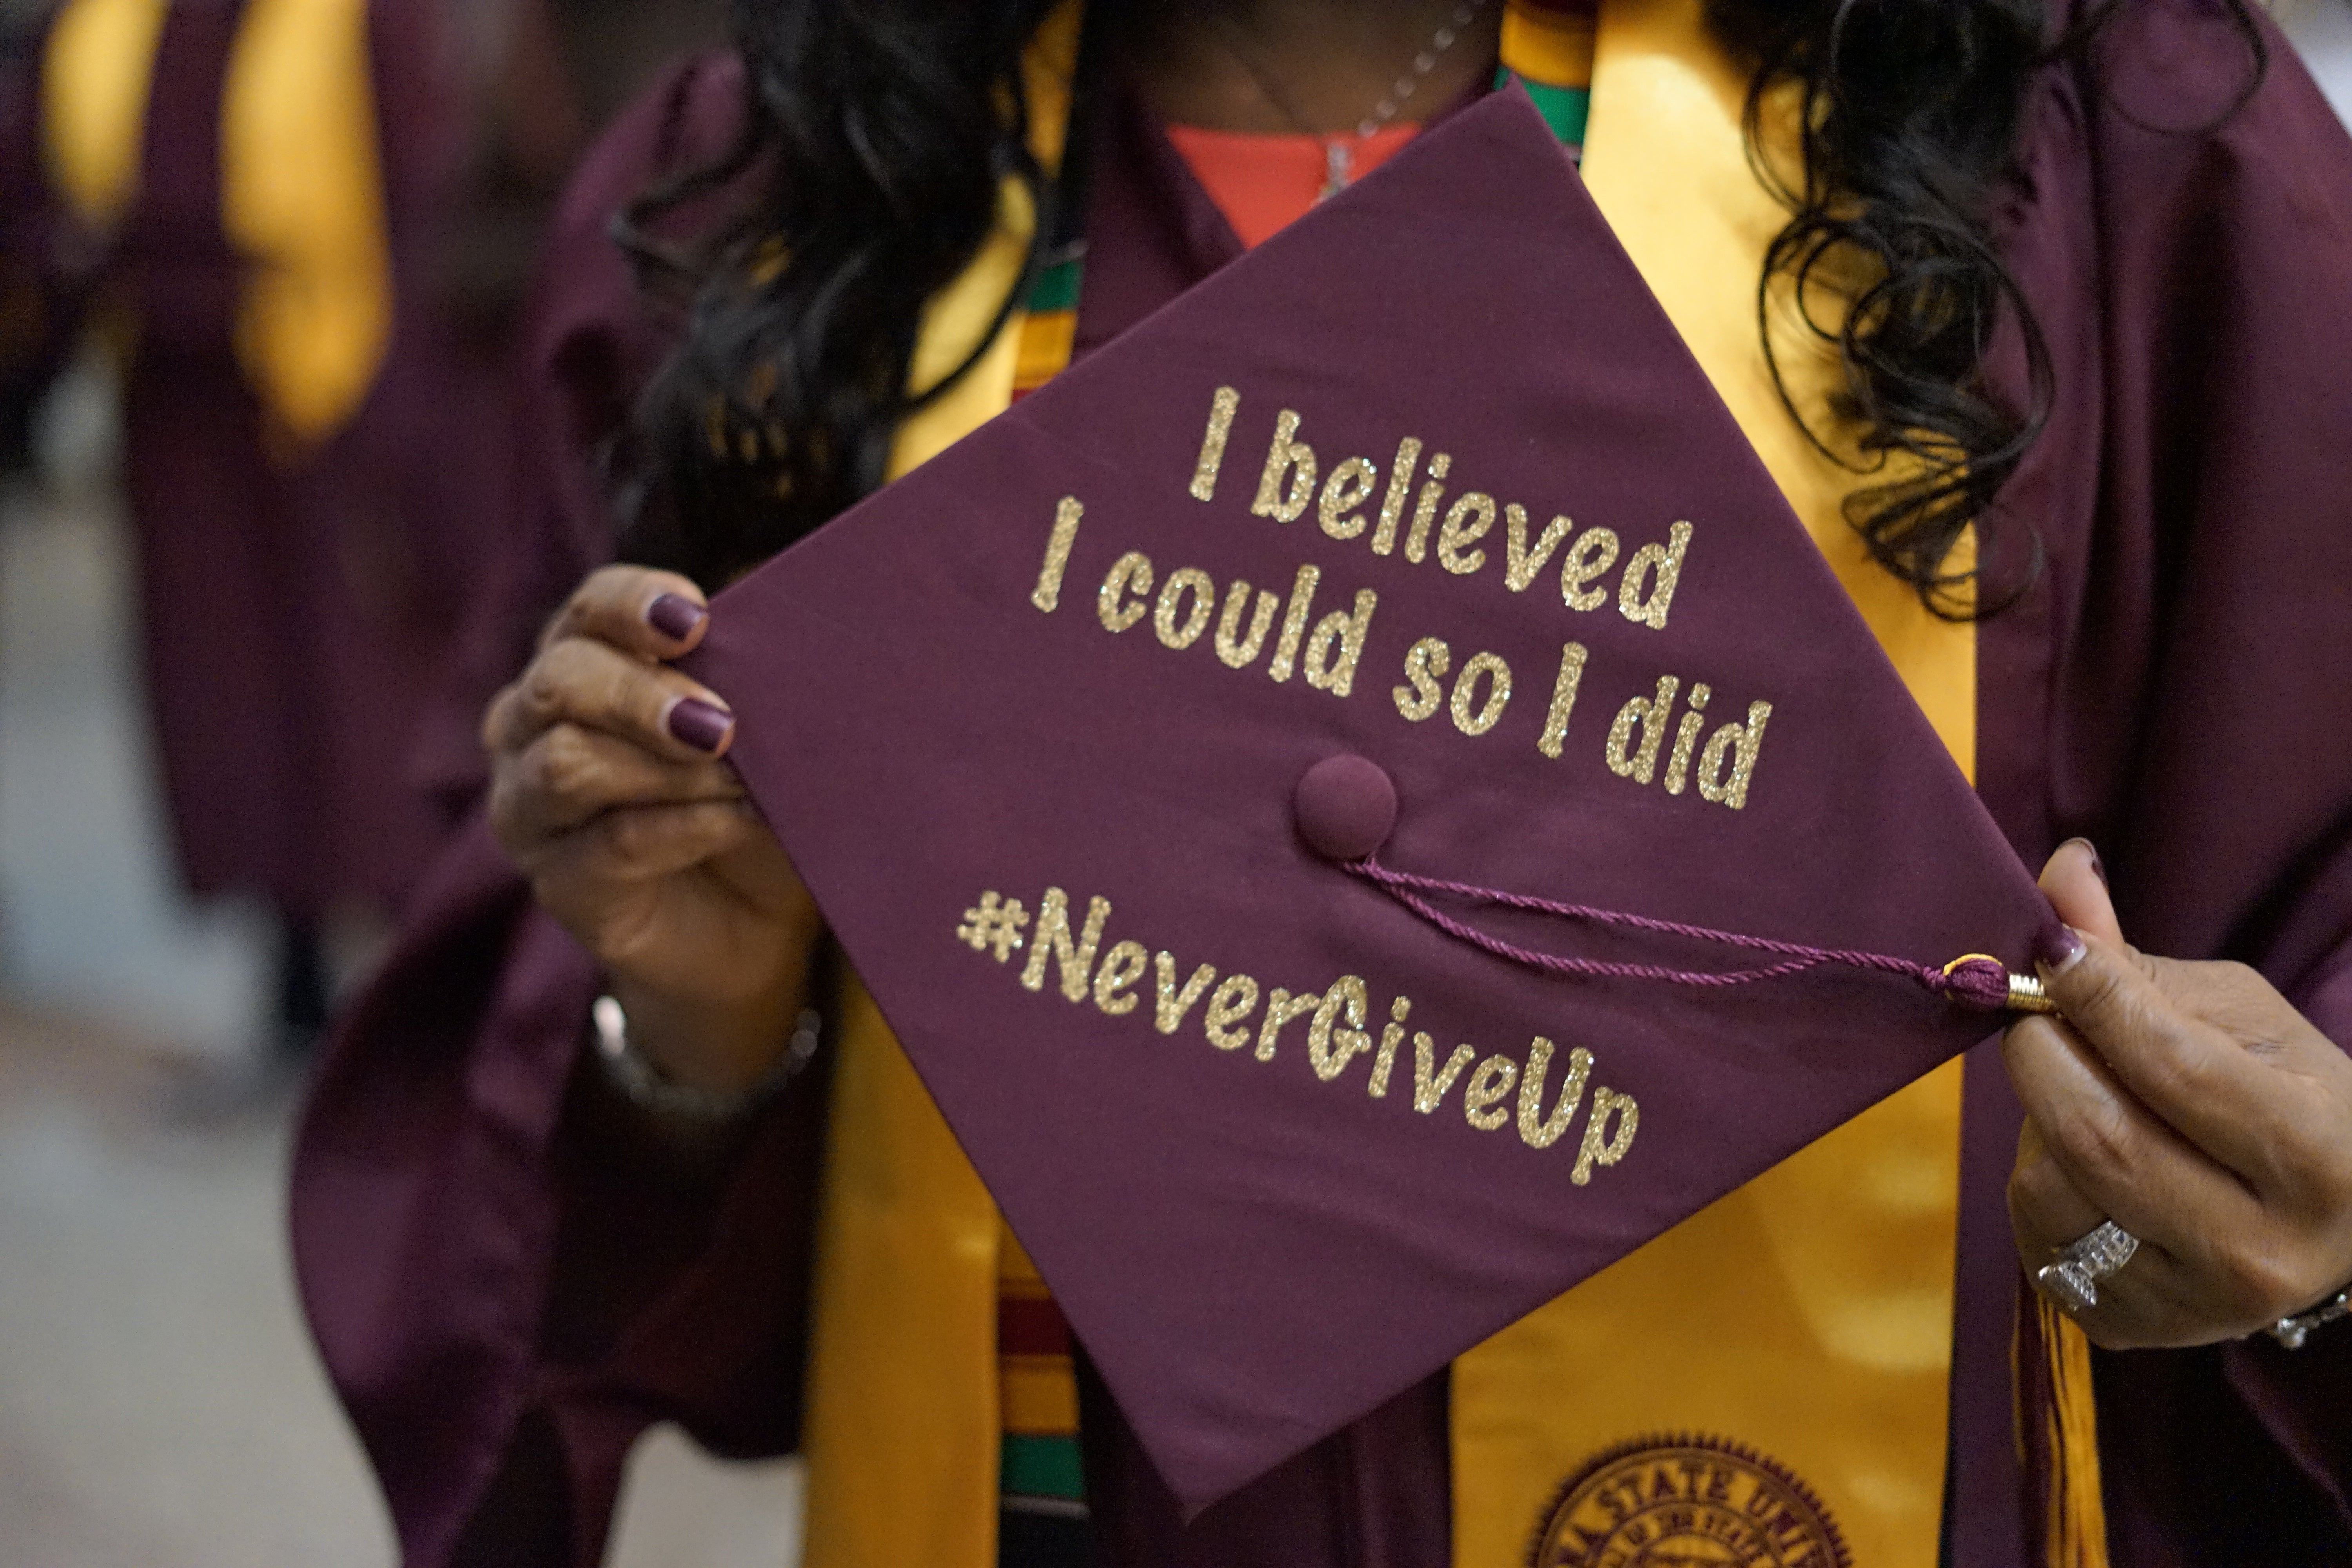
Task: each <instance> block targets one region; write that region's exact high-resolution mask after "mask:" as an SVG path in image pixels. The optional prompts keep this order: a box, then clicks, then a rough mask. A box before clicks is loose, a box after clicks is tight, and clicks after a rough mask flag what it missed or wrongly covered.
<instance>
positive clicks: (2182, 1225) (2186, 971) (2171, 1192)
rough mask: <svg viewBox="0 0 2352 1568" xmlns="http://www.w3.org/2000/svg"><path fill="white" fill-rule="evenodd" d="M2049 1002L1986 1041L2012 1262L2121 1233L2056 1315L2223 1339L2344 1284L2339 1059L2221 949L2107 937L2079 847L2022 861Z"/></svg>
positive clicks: (2344, 1073) (2351, 1216) (2349, 1064)
mask: <svg viewBox="0 0 2352 1568" xmlns="http://www.w3.org/2000/svg"><path fill="white" fill-rule="evenodd" d="M2042 891H2043V892H2044V893H2045V894H2047V895H2048V897H2049V899H2050V902H2051V905H2052V907H2053V909H2055V910H2057V912H2058V917H2059V920H2061V921H2063V922H2064V924H2063V926H2061V925H2058V924H2056V923H2054V922H2053V926H2052V927H2051V929H2050V930H2049V931H2047V932H2046V933H2045V935H2044V939H2043V941H2042V943H2041V946H2042V952H2040V953H2038V954H2037V957H2038V958H2040V959H2041V961H2042V975H2043V978H2044V980H2045V981H2046V982H2047V984H2048V985H2049V989H2050V994H2051V996H2052V997H2053V999H2054V1000H2055V1001H2056V1002H2057V1003H2058V1005H2059V1006H2060V1007H2061V1008H2062V1009H2063V1016H2060V1017H2030V1018H2027V1019H2026V1020H2024V1021H2023V1022H2021V1023H2019V1024H2017V1025H2015V1026H2012V1027H2011V1029H2010V1031H2009V1033H2008V1035H2007V1037H2005V1038H2004V1039H2003V1041H2002V1045H2001V1049H2002V1054H2003V1055H2004V1057H2005V1058H2007V1060H2008V1064H2009V1076H2010V1080H2011V1082H2012V1083H2013V1084H2015V1085H2016V1088H2017V1093H2018V1097H2019V1098H2020V1099H2021V1100H2023V1101H2024V1102H2025V1114H2026V1121H2025V1132H2024V1135H2023V1137H2022V1138H2021V1139H2020V1141H2019V1144H2018V1151H2017V1169H2016V1171H2015V1172H2014V1173H2012V1174H2011V1177H2010V1184H2009V1212H2010V1219H2011V1225H2012V1226H2013V1227H2014V1229H2015V1231H2016V1233H2017V1250H2018V1256H2019V1258H2021V1260H2022V1261H2023V1263H2024V1265H2025V1269H2026V1272H2027V1273H2028V1274H2029V1275H2032V1274H2033V1273H2035V1272H2036V1271H2038V1270H2039V1269H2040V1268H2042V1266H2043V1265H2045V1264H2047V1263H2050V1262H2051V1261H2053V1258H2055V1257H2056V1255H2057V1252H2058V1250H2059V1249H2060V1248H2062V1247H2065V1246H2066V1245H2067V1244H2069V1243H2070V1242H2073V1241H2074V1240H2076V1239H2077V1238H2079V1237H2082V1236H2083V1235H2084V1234H2085V1233H2087V1232H2089V1231H2090V1230H2092V1229H2094V1228H2095V1227H2096V1226H2098V1225H2099V1223H2100V1222H2101V1221H2103V1220H2113V1221H2114V1222H2115V1223H2116V1224H2117V1225H2119V1226H2122V1227H2123V1228H2124V1229H2126V1230H2127V1231H2129V1232H2130V1233H2131V1234H2132V1235H2133V1236H2135V1237H2138V1238H2139V1243H2140V1246H2139V1250H2138V1252H2137V1253H2136V1254H2135V1255H2134V1256H2133V1257H2132V1258H2131V1260H2130V1261H2129V1262H2127V1263H2126V1264H2125V1265H2124V1266H2123V1268H2121V1269H2119V1270H2117V1271H2116V1273H2114V1274H2112V1275H2110V1276H2108V1277H2107V1278H2105V1279H2101V1280H2100V1281H2099V1283H2098V1297H2099V1299H2098V1304H2097V1305H2096V1306H2095V1307H2092V1308H2089V1309H2087V1310H2083V1311H2080V1312H2077V1313H2075V1314H2074V1316H2075V1318H2076V1320H2077V1321H2079V1322H2080V1323H2081V1324H2082V1325H2083V1328H2084V1331H2085V1332H2087V1333H2088V1334H2089V1335H2090V1337H2091V1339H2092V1340H2093V1341H2095V1342H2097V1343H2099V1344H2102V1345H2105V1346H2106V1347H2107V1348H2109V1349H2111V1350H2124V1349H2132V1348H2137V1347H2143V1346H2156V1345H2200V1344H2210V1343H2211V1342H2215V1341H2217V1340H2229V1339H2236V1338H2239V1337H2241V1336H2242V1335H2245V1334H2250V1333H2252V1332H2255V1331H2258V1330H2261V1329H2263V1328H2267V1327H2269V1326H2270V1325H2271V1324H2272V1323H2273V1322H2275V1321H2278V1320H2279V1319H2281V1318H2284V1317H2288V1316H2290V1315H2293V1314H2294V1313H2298V1312H2302V1311H2305V1310H2307V1309H2309V1308H2310V1307H2312V1306H2313V1305H2314V1304H2315V1303H2316V1302H2318V1301H2321V1300H2325V1299H2326V1298H2327V1297H2329V1296H2332V1295H2333V1294H2335V1293H2336V1291H2337V1290H2340V1289H2344V1288H2345V1286H2346V1285H2347V1283H2352V1057H2347V1056H2346V1054H2345V1053H2344V1051H2343V1050H2342V1049H2340V1048H2338V1047H2336V1044H2335V1043H2334V1042H2333V1041H2331V1040H2329V1039H2328V1038H2327V1037H2326V1036H2325V1035H2322V1034H2321V1033H2320V1032H2319V1031H2318V1030H2317V1029H2315V1028H2314V1027H2313V1026H2311V1024H2310V1022H2309V1021H2308V1020H2306V1019H2305V1017H2304V1016H2303V1015H2302V1014H2300V1013H2298V1012H2296V1011H2295V1009H2294V1006H2293V1005H2292V1004H2290V1003H2289V1002H2288V1001H2287V1000H2286V998H2285V997H2284V996H2282V995H2280V994H2278V992H2277V991H2276V990H2275V989H2273V987H2272V985H2271V984H2270V983H2269V982H2268V981H2265V980H2264V979H2263V977H2262V976H2261V975H2259V974H2256V973H2254V972H2253V971H2252V970H2251V969H2248V968H2246V967H2245V966H2244V965H2242V964H2237V963H2178V962H2175V961H2173V960H2170V959H2163V958H2151V957H2148V956H2147V955H2146V954H2144V953H2141V952H2137V951H2135V950H2134V949H2132V948H2130V947H2128V946H2126V944H2125V942H2124V940H2123V933H2122V931H2119V930H2118V929H2117V928H2116V916H2115V908H2114V906H2113V904H2111V903H2110V902H2109V901H2108V899H2107V890H2106V886H2105V882H2104V881H2103V880H2102V879H2101V878H2100V875H2099V871H2098V858H2097V856H2096V855H2095V853H2094V852H2093V851H2092V849H2091V847H2090V846H2089V845H2088V844H2086V843H2084V842H2083V841H2082V840H2080V839H2075V840H2074V841H2072V842H2070V843H2067V844H2065V845H2062V846H2061V847H2059V850H2058V853H2057V854H2056V855H2054V856H2053V857H2052V858H2051V860H2050V864H2049V866H2048V867H2047V868H2045V869H2044V870H2043V871H2042Z"/></svg>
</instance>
